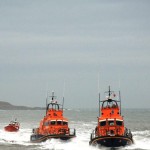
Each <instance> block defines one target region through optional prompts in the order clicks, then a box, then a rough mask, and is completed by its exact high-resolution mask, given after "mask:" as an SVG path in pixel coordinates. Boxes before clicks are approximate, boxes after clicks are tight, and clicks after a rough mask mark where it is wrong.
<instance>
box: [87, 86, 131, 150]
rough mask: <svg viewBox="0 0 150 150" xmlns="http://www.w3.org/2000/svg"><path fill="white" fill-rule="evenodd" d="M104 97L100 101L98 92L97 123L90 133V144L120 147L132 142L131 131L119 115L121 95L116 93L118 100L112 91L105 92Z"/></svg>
mask: <svg viewBox="0 0 150 150" xmlns="http://www.w3.org/2000/svg"><path fill="white" fill-rule="evenodd" d="M105 94H107V96H106V99H105V100H103V101H100V94H99V117H98V124H97V126H96V128H95V130H93V132H92V133H91V137H90V142H89V144H90V145H93V146H95V145H98V146H99V147H103V146H104V147H112V148H115V147H121V146H127V145H131V144H133V138H132V133H131V131H130V129H127V128H126V127H125V125H124V118H123V116H121V96H120V91H119V93H118V96H119V98H118V100H115V99H117V98H116V97H117V96H116V94H115V92H114V91H110V86H109V91H108V92H105Z"/></svg>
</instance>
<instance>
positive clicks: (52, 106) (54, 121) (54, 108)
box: [30, 92, 76, 143]
mask: <svg viewBox="0 0 150 150" xmlns="http://www.w3.org/2000/svg"><path fill="white" fill-rule="evenodd" d="M51 98H52V99H51V101H50V103H48V104H47V107H46V116H44V118H43V119H42V120H41V122H40V126H39V128H36V129H33V134H32V135H31V137H30V141H31V142H36V143H37V142H43V141H46V140H47V139H51V138H59V139H61V140H68V139H71V138H73V137H75V136H76V131H75V129H70V128H69V127H68V119H67V118H65V117H64V116H63V105H60V104H58V102H57V100H56V99H55V96H54V92H52V96H51ZM63 101H64V100H63Z"/></svg>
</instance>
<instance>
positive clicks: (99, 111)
mask: <svg viewBox="0 0 150 150" xmlns="http://www.w3.org/2000/svg"><path fill="white" fill-rule="evenodd" d="M100 106H101V100H100V93H99V117H100V114H101V109H100Z"/></svg>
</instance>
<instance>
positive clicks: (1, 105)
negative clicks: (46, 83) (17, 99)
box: [0, 101, 45, 110]
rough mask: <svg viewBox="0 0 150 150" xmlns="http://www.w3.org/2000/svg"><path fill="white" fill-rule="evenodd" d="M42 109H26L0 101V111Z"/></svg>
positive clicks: (25, 107)
mask: <svg viewBox="0 0 150 150" xmlns="http://www.w3.org/2000/svg"><path fill="white" fill-rule="evenodd" d="M42 109H45V108H43V107H27V106H15V105H12V104H10V103H8V102H4V101H0V110H42Z"/></svg>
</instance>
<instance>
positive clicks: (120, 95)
mask: <svg viewBox="0 0 150 150" xmlns="http://www.w3.org/2000/svg"><path fill="white" fill-rule="evenodd" d="M119 100H120V115H121V93H120V91H119Z"/></svg>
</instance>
